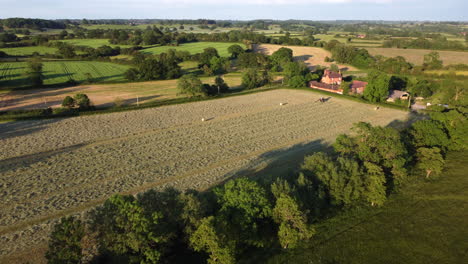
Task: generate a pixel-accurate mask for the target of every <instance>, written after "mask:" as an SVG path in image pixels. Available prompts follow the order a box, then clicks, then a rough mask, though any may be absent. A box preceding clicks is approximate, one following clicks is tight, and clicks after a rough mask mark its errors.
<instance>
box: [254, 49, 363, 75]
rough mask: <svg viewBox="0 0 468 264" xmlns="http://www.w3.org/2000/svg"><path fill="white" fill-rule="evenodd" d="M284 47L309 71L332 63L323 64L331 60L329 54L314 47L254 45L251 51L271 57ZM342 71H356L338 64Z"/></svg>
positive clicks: (351, 67)
mask: <svg viewBox="0 0 468 264" xmlns="http://www.w3.org/2000/svg"><path fill="white" fill-rule="evenodd" d="M282 47H285V48H290V49H292V51H293V56H294V58H295V59H296V60H299V61H303V62H304V63H305V64H306V65H307V66H308V67H309V68H310V69H311V70H313V69H314V67H315V66H317V65H322V66H330V65H332V64H333V62H325V57H327V56H328V57H329V58H331V53H330V52H328V51H326V50H325V49H322V48H316V47H301V46H284V45H273V44H259V45H254V47H253V49H254V51H255V52H260V53H263V54H266V55H271V54H273V52H275V51H277V50H278V49H280V48H282ZM338 66H339V67H340V68H341V69H342V70H349V71H355V70H357V69H356V68H355V67H353V66H349V65H344V64H338Z"/></svg>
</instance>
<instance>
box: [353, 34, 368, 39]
mask: <svg viewBox="0 0 468 264" xmlns="http://www.w3.org/2000/svg"><path fill="white" fill-rule="evenodd" d="M366 37H367V35H366V34H358V35H356V38H360V39H363V38H366Z"/></svg>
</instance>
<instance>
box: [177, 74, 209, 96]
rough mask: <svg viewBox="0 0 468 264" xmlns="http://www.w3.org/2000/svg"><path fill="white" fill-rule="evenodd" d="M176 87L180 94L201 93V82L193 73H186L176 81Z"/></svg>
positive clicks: (192, 94) (193, 94) (191, 94)
mask: <svg viewBox="0 0 468 264" xmlns="http://www.w3.org/2000/svg"><path fill="white" fill-rule="evenodd" d="M177 89H179V93H181V94H188V95H189V96H195V95H200V94H202V92H203V84H202V82H201V81H200V79H198V78H197V76H195V75H194V74H187V75H184V76H182V77H181V78H180V79H179V80H178V81H177Z"/></svg>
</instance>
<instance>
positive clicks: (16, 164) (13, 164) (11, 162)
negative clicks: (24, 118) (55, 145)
mask: <svg viewBox="0 0 468 264" xmlns="http://www.w3.org/2000/svg"><path fill="white" fill-rule="evenodd" d="M84 146H86V144H85V143H80V144H76V145H73V146H68V147H63V148H60V149H56V150H49V151H44V152H40V153H34V154H27V155H23V156H19V157H14V158H8V159H4V160H0V174H1V173H2V172H5V171H9V170H14V169H18V168H23V167H29V166H31V165H32V164H34V163H38V162H41V161H45V160H47V159H49V158H51V157H53V156H55V155H58V154H61V153H65V152H71V151H74V150H76V149H79V148H81V147H84Z"/></svg>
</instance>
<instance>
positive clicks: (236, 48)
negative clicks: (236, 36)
mask: <svg viewBox="0 0 468 264" xmlns="http://www.w3.org/2000/svg"><path fill="white" fill-rule="evenodd" d="M228 52H229V53H230V54H231V58H234V59H236V58H237V57H239V55H240V54H242V53H244V52H245V51H244V49H243V48H242V47H241V46H240V45H238V44H234V45H231V46H229V48H228Z"/></svg>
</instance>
